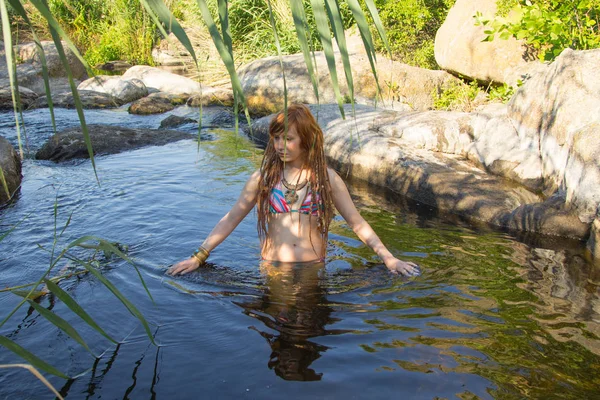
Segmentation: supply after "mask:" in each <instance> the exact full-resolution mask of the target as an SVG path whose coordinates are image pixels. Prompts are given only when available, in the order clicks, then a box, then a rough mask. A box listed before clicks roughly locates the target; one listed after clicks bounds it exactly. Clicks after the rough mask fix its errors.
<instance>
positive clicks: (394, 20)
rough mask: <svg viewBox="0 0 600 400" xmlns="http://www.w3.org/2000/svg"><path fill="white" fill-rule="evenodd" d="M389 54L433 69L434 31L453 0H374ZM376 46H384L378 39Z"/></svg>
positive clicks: (409, 62) (434, 65)
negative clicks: (385, 35) (387, 43)
mask: <svg viewBox="0 0 600 400" xmlns="http://www.w3.org/2000/svg"><path fill="white" fill-rule="evenodd" d="M375 3H376V5H377V8H378V10H379V15H380V17H381V21H382V23H383V25H384V27H385V29H386V32H387V36H388V39H389V42H390V47H391V50H392V56H393V58H395V59H399V60H400V61H402V62H405V63H407V64H411V65H416V66H419V67H423V68H431V69H436V68H438V65H437V63H436V61H435V57H434V54H433V44H434V40H435V34H436V32H437V30H438V29H439V27H440V26H441V25H442V23H443V22H444V20H445V19H446V15H448V11H449V10H450V7H452V6H453V5H454V3H455V0H376V1H375ZM377 45H378V49H379V50H380V51H381V50H383V45H382V43H381V42H380V41H379V40H378V41H377Z"/></svg>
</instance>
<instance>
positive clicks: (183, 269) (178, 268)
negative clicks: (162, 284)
mask: <svg viewBox="0 0 600 400" xmlns="http://www.w3.org/2000/svg"><path fill="white" fill-rule="evenodd" d="M199 266H200V261H199V260H198V259H197V258H196V257H190V258H188V259H187V260H183V261H181V262H178V263H177V264H175V265H173V266H172V267H171V268H169V270H168V271H167V274H169V275H177V274H181V275H185V274H187V273H188V272H192V271H194V270H196V269H198V267H199Z"/></svg>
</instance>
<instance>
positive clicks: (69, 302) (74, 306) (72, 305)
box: [44, 279, 118, 344]
mask: <svg viewBox="0 0 600 400" xmlns="http://www.w3.org/2000/svg"><path fill="white" fill-rule="evenodd" d="M44 283H45V284H46V286H47V287H48V290H50V291H51V292H52V293H53V294H54V295H55V296H56V297H58V298H59V299H60V300H61V301H62V302H63V303H65V305H66V306H67V307H69V309H71V311H73V312H74V313H75V314H77V315H78V316H79V318H81V319H82V320H84V321H85V323H86V324H88V325H89V326H91V327H92V328H94V329H95V330H96V331H97V332H98V333H100V334H101V335H102V336H104V337H105V338H107V339H108V340H110V341H111V342H113V343H114V344H117V343H118V342H117V341H116V340H115V339H113V338H112V337H111V336H110V335H109V334H108V333H106V332H105V331H104V329H102V328H101V327H100V325H98V324H97V323H96V321H94V319H93V318H92V317H91V316H90V315H89V314H88V313H87V312H86V311H85V310H84V309H83V308H82V307H81V306H80V305H79V303H77V302H76V301H75V299H73V297H71V295H69V293H67V292H65V291H64V290H63V289H61V287H60V286H58V285H57V284H56V283H54V282H53V281H52V280H50V279H44Z"/></svg>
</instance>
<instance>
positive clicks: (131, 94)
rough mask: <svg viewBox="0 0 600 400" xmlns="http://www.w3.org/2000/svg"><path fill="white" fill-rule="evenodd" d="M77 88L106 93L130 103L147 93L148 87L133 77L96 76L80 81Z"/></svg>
mask: <svg viewBox="0 0 600 400" xmlns="http://www.w3.org/2000/svg"><path fill="white" fill-rule="evenodd" d="M77 89H78V90H93V91H96V92H101V93H108V94H110V95H111V96H114V97H116V98H118V99H119V100H120V101H121V102H122V103H123V104H125V103H131V102H132V101H135V100H137V99H140V98H142V97H144V96H147V95H148V89H147V88H146V85H144V82H142V81H141V80H139V79H135V78H133V79H123V78H122V77H120V76H106V75H104V76H96V77H94V78H90V79H88V80H85V81H83V82H81V83H80V84H79V86H77Z"/></svg>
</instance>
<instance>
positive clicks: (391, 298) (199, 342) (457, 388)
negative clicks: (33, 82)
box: [0, 108, 600, 399]
mask: <svg viewBox="0 0 600 400" xmlns="http://www.w3.org/2000/svg"><path fill="white" fill-rule="evenodd" d="M205 111H206V117H207V118H210V115H211V110H210V109H206V110H205ZM190 112H193V111H192V110H189V109H186V108H179V109H177V110H175V111H174V113H176V114H178V115H185V114H187V113H190ZM57 115H58V120H59V129H63V128H66V127H70V126H75V125H77V124H78V120H77V117H76V114H75V112H74V111H71V110H57ZM86 116H87V119H88V123H109V124H115V125H122V126H128V127H148V128H157V127H158V125H159V123H160V120H162V119H163V118H165V117H166V115H160V116H150V117H140V116H132V115H129V114H128V113H127V112H126V111H125V110H124V109H121V110H116V111H91V110H90V111H87V112H86ZM24 118H25V122H26V128H27V137H28V142H29V149H30V152H31V153H30V154H34V152H35V150H36V149H37V148H39V147H40V146H41V144H42V143H43V142H44V141H45V140H46V139H47V138H48V137H49V136H50V135H51V133H52V130H51V127H50V123H49V118H48V111H47V110H36V111H30V112H27V113H26V114H25V116H24ZM13 123H14V117H13V116H12V114H10V113H6V114H2V115H0V132H1V133H2V134H3V135H4V136H6V137H7V138H9V140H11V141H13V143H16V138H15V134H14V131H13V129H12V125H13ZM182 129H184V130H185V129H189V130H190V132H194V129H195V128H194V127H193V126H184V127H182ZM206 133H207V135H205V136H206V137H205V138H206V139H207V140H202V141H200V143H199V144H198V142H196V141H195V140H192V139H190V140H184V141H180V142H177V143H172V144H169V145H166V146H162V147H147V148H143V149H139V150H135V151H130V152H126V153H122V154H116V155H109V156H99V157H97V158H96V164H97V171H98V176H99V181H100V185H99V184H98V183H97V182H96V180H95V177H94V173H93V170H92V168H91V165H90V162H89V160H85V161H81V160H79V161H74V162H67V163H62V164H54V163H51V162H46V161H37V160H34V159H32V157H31V156H30V157H29V158H27V159H26V160H25V161H24V165H23V176H24V179H23V184H22V188H21V190H20V194H19V196H18V198H17V199H16V201H14V202H13V203H12V204H10V205H9V206H7V207H4V208H3V209H2V210H0V235H2V234H3V233H6V232H8V231H9V230H11V229H12V228H13V227H15V226H16V228H14V230H13V231H11V232H10V233H9V234H8V236H6V238H5V239H4V240H2V241H1V242H0V263H1V264H0V265H1V266H2V267H1V273H0V286H1V287H2V288H5V287H13V286H17V285H22V284H25V283H30V282H34V281H35V280H36V279H38V278H39V277H40V276H41V275H42V274H43V273H44V272H45V271H46V269H47V268H48V267H49V265H50V257H51V254H50V252H49V250H50V251H51V249H52V247H53V240H54V235H55V232H56V234H57V235H58V234H60V233H61V232H62V236H60V237H59V238H58V239H57V240H56V246H55V249H56V253H58V252H60V251H61V250H62V249H63V248H65V247H66V246H67V245H68V244H69V243H70V242H72V241H74V240H76V239H77V238H80V237H82V236H86V235H93V236H97V237H101V238H104V239H107V240H109V241H110V242H115V243H118V245H119V246H120V248H121V249H123V250H124V251H125V252H126V254H127V255H128V256H129V257H130V258H131V259H133V260H134V261H135V263H136V265H137V266H138V268H139V270H140V272H141V275H142V276H143V278H144V280H145V282H146V284H147V286H148V289H149V291H150V293H151V294H152V296H153V299H154V302H153V301H151V300H150V299H149V297H148V295H147V294H146V292H145V290H144V288H143V285H142V284H141V283H140V279H139V277H138V274H137V272H136V270H135V269H134V268H133V267H132V266H131V265H130V264H128V263H127V262H125V261H122V260H120V259H119V258H117V257H115V256H112V257H106V258H105V257H103V256H102V255H101V254H95V255H94V254H93V251H92V250H89V249H79V250H73V251H72V252H71V253H72V254H74V255H76V256H77V257H80V258H82V259H85V260H92V264H93V265H94V266H96V267H97V268H98V271H100V273H101V274H102V276H103V277H105V278H107V279H108V280H110V281H111V282H113V283H114V285H115V286H116V287H117V288H118V290H120V291H121V292H122V293H123V295H124V296H126V297H127V298H128V299H129V300H130V301H131V302H132V303H133V304H135V306H136V307H137V308H138V309H139V310H140V311H141V313H142V314H143V315H144V316H145V317H146V319H147V320H148V322H149V329H150V331H151V333H152V335H153V336H154V339H155V341H156V344H157V345H154V344H152V343H151V342H150V340H149V338H148V336H147V335H146V331H145V330H144V328H143V326H142V324H141V323H140V321H139V320H138V319H137V318H135V317H134V316H132V314H131V313H129V311H128V310H127V309H126V308H125V307H124V306H123V304H122V303H121V302H120V301H119V300H117V299H116V298H115V296H113V295H112V294H111V293H110V292H109V291H108V290H107V289H106V287H105V286H104V285H103V284H102V283H101V282H100V280H99V279H98V278H97V277H95V276H93V275H91V274H89V273H88V274H83V273H82V274H79V275H74V276H71V277H67V278H64V279H62V280H60V281H59V286H60V287H61V288H62V289H63V290H65V291H66V292H68V293H69V294H70V295H71V296H72V297H73V298H74V299H76V300H77V301H78V302H79V304H80V305H81V306H82V307H83V308H84V309H85V310H86V311H87V312H88V313H89V314H90V315H91V316H92V317H93V318H94V319H95V321H97V322H98V324H99V325H101V326H102V328H103V329H104V330H105V331H106V332H107V333H108V334H109V335H110V336H112V337H114V338H115V339H117V341H118V342H119V343H118V344H113V343H111V342H110V341H109V340H107V339H106V338H104V337H103V336H101V335H100V334H99V333H97V332H96V331H95V330H93V329H92V328H90V327H89V326H88V325H86V324H85V323H84V322H82V320H81V319H79V318H78V317H77V316H76V315H75V314H74V313H73V312H71V311H70V310H69V309H68V308H67V306H66V305H65V304H64V303H63V302H62V301H61V300H60V299H58V298H56V297H54V296H52V295H44V296H41V297H40V298H39V299H38V300H37V302H38V303H39V305H41V306H42V307H44V308H46V309H48V310H51V311H52V312H53V313H56V314H57V315H60V316H61V317H62V318H63V319H65V320H66V321H68V322H69V323H70V324H71V325H72V326H73V327H75V329H77V330H78V331H79V333H80V334H81V336H82V337H83V338H84V340H85V341H86V342H87V343H88V345H89V347H90V350H91V354H90V352H88V351H87V350H85V349H84V348H83V347H82V346H80V345H79V344H77V343H76V342H75V341H74V340H73V339H71V338H69V337H68V336H67V335H65V334H64V333H63V332H61V331H59V330H58V329H57V328H56V327H55V326H54V325H51V324H50V323H49V322H48V321H47V320H46V319H44V318H43V317H42V316H40V314H39V313H38V311H36V310H34V309H33V308H30V307H29V306H23V307H21V308H20V309H19V310H18V311H17V312H16V313H15V314H14V315H13V316H12V317H10V318H9V319H8V321H7V322H6V323H5V324H4V325H3V326H2V327H1V328H0V334H1V335H4V336H6V337H8V338H9V339H11V340H13V341H14V342H16V343H18V344H19V345H20V346H22V347H24V348H26V349H27V350H29V351H31V352H33V353H35V354H36V355H37V356H38V357H40V358H41V359H43V360H45V361H46V362H48V363H49V364H51V365H52V366H54V367H56V368H57V369H58V370H60V371H62V372H63V373H65V374H67V375H68V376H71V377H72V379H70V380H65V379H62V378H57V377H54V376H51V375H49V374H45V375H46V376H47V377H48V378H49V380H50V382H51V383H52V384H53V385H54V386H55V387H56V388H57V389H58V390H59V391H60V392H61V394H62V395H63V396H65V397H68V398H74V399H97V398H104V399H117V398H119V399H120V398H123V399H129V398H131V399H145V398H153V399H154V398H163V399H171V398H182V399H184V398H199V397H209V398H232V397H236V398H252V399H254V398H281V397H282V396H286V397H287V398H292V399H293V398H308V397H310V398H385V399H389V398H406V399H412V398H414V399H432V398H448V399H451V398H454V399H456V398H459V399H493V398H498V399H513V398H571V399H584V398H598V397H599V396H600V389H599V388H600V295H599V285H600V267H598V266H595V267H594V265H592V264H591V263H590V262H589V261H587V259H586V253H585V251H584V247H583V245H582V244H580V243H573V242H568V241H560V240H549V239H543V238H537V237H534V238H515V237H513V236H510V235H508V234H505V233H498V232H495V231H493V230H490V229H488V228H486V227H475V226H470V225H467V224H465V223H463V222H461V221H460V220H459V219H458V218H455V217H451V216H444V215H438V213H437V212H436V211H435V210H430V209H428V208H427V207H424V206H422V205H419V204H415V203H412V202H410V201H407V200H403V199H399V198H397V197H396V196H394V195H393V194H392V193H389V192H383V191H379V190H377V189H374V188H370V187H367V186H365V185H363V184H360V183H358V182H348V185H349V188H350V191H351V194H352V196H353V198H354V199H355V201H356V204H357V206H358V208H359V210H360V211H361V214H362V215H363V216H364V217H365V218H366V219H367V220H368V221H369V222H370V223H371V224H372V226H373V227H374V228H375V229H376V231H377V232H378V234H379V235H380V237H381V238H382V240H383V241H384V242H385V243H386V244H387V245H388V247H389V248H390V250H391V251H392V252H393V253H394V254H396V255H397V256H399V257H401V258H404V259H406V260H412V261H415V262H417V263H419V264H420V265H421V267H422V271H423V273H422V275H421V276H419V277H416V278H410V279H406V278H401V277H394V276H391V275H389V274H388V273H387V271H386V269H385V267H384V266H383V265H382V264H381V263H380V262H379V261H378V259H377V258H376V257H375V256H374V254H373V253H372V252H371V251H370V250H369V249H367V248H365V246H364V245H362V244H361V243H360V242H359V241H358V239H357V238H356V237H355V236H354V235H353V234H352V232H351V230H350V229H349V228H348V226H347V225H345V223H344V221H343V220H341V219H340V218H339V217H336V219H335V220H334V221H333V223H332V230H331V235H330V243H329V247H328V248H329V252H328V258H327V262H326V265H325V266H324V267H323V266H320V265H315V266H309V267H306V266H305V267H304V268H297V267H296V268H294V267H290V268H282V269H275V270H274V269H271V270H266V269H265V268H261V267H260V265H259V246H258V239H257V236H256V217H255V215H253V213H251V214H250V215H249V216H248V217H247V218H246V219H245V220H244V221H243V222H242V223H241V224H240V226H239V227H238V228H237V229H236V231H235V232H234V233H233V234H232V235H231V236H230V237H229V238H228V239H227V240H226V241H225V242H224V243H223V244H222V245H221V246H220V247H218V248H217V249H216V250H215V251H214V252H213V254H212V255H211V258H210V263H209V265H208V266H207V267H206V268H203V269H201V270H199V271H198V272H197V273H193V274H190V275H187V276H185V277H178V278H173V277H170V276H168V275H166V274H165V271H166V269H167V267H168V266H169V265H170V264H172V263H174V262H176V261H178V260H181V259H183V258H186V257H188V256H189V255H190V253H191V251H192V250H193V249H195V248H196V247H197V246H198V244H199V243H200V242H201V239H202V238H203V237H204V236H205V235H207V234H208V232H209V231H210V230H211V228H212V226H213V225H214V224H215V223H216V222H217V221H218V220H219V219H220V218H221V216H222V215H223V214H224V213H226V212H227V210H228V208H229V207H230V206H231V205H232V204H233V203H234V202H235V200H236V199H237V195H238V193H239V192H240V190H241V188H242V186H243V184H244V182H245V181H246V179H247V178H248V176H249V175H250V173H251V172H252V171H253V170H254V169H255V168H257V166H258V165H259V162H260V158H261V151H260V149H258V148H256V147H255V146H254V145H253V144H252V143H251V142H250V141H248V140H247V139H246V138H245V137H244V136H243V135H237V134H235V133H234V132H232V131H230V130H213V131H207V132H206ZM55 209H56V215H57V216H56V219H55V217H54V215H55ZM55 221H56V223H55ZM67 221H69V223H68V226H67V227H66V228H65V229H64V232H63V228H64V227H65V225H66V224H67ZM81 270H82V268H81V267H79V266H78V265H77V264H76V263H74V262H73V261H69V260H67V259H64V258H63V259H61V260H60V261H59V262H58V263H57V264H56V267H55V268H54V269H53V270H52V271H51V272H50V276H62V275H68V274H69V273H73V272H79V271H81ZM19 301H20V297H18V296H17V295H15V294H13V293H11V292H9V291H3V292H0V309H1V310H2V311H1V314H0V317H1V318H2V319H4V318H5V317H6V316H7V315H8V314H9V312H10V311H11V310H12V309H13V308H14V307H15V306H16V305H17V304H18V302H19ZM20 361H21V359H19V358H18V357H17V356H16V355H14V354H13V353H11V352H9V351H8V350H6V349H5V348H1V349H0V364H6V363H14V362H20ZM51 397H52V395H51V394H50V392H49V391H48V389H46V388H45V387H44V386H43V385H42V383H40V382H39V381H38V380H37V379H36V378H35V377H33V376H32V375H31V374H29V373H28V372H27V371H25V370H20V369H1V370H0V398H6V399H20V398H51Z"/></svg>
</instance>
